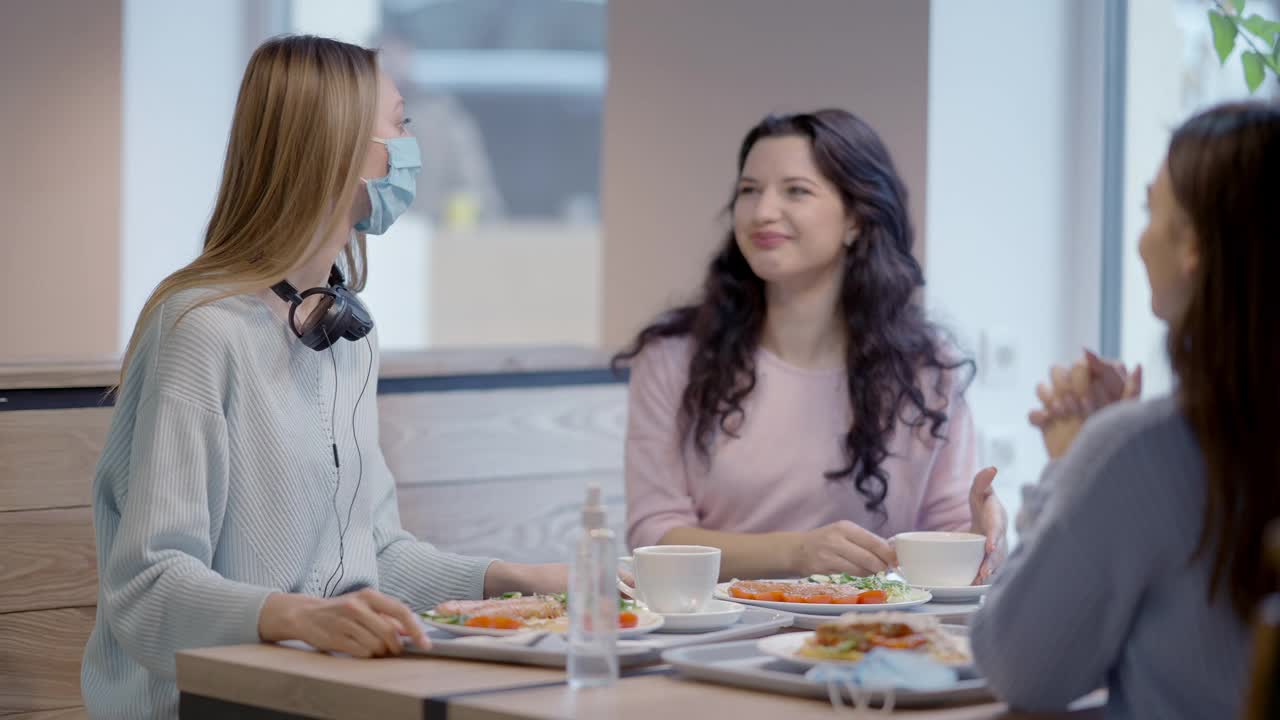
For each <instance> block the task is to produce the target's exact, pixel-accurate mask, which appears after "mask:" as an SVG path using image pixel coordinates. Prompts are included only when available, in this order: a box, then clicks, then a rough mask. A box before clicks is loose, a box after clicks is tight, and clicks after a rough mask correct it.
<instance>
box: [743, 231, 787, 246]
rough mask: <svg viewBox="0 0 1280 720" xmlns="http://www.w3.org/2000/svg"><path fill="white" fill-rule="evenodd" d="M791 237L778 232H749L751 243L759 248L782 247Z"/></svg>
mask: <svg viewBox="0 0 1280 720" xmlns="http://www.w3.org/2000/svg"><path fill="white" fill-rule="evenodd" d="M790 239H791V238H790V237H788V236H786V235H783V234H782V233H780V232H766V231H761V232H753V233H751V244H752V245H755V246H756V247H758V248H760V249H761V250H773V249H774V248H777V247H782V245H784V244H785V243H786V242H787V241H788V240H790Z"/></svg>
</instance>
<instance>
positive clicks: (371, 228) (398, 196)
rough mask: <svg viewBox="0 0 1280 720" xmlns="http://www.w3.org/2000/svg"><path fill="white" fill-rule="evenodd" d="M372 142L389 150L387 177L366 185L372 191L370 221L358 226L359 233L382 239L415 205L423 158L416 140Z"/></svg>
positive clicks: (363, 221)
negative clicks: (405, 212)
mask: <svg viewBox="0 0 1280 720" xmlns="http://www.w3.org/2000/svg"><path fill="white" fill-rule="evenodd" d="M373 141H374V142H377V143H382V144H383V145H386V146H387V165H388V167H387V174H386V175H385V176H384V177H380V178H374V179H372V180H365V181H364V184H365V188H366V189H367V190H368V191H369V207H370V210H369V217H367V218H365V219H363V220H361V221H360V222H357V223H356V230H357V231H359V232H362V233H368V234H369V235H381V234H383V233H385V232H386V231H387V228H389V227H391V223H393V222H395V221H396V218H398V217H400V215H402V214H403V213H404V211H405V210H407V209H408V208H409V205H410V203H412V202H413V195H414V193H415V192H416V191H417V183H416V182H415V179H414V178H416V177H417V175H418V173H419V172H421V170H422V154H421V152H420V151H419V150H418V140H417V138H414V137H398V138H387V139H385V140H384V139H382V138H373ZM361 179H363V178H361Z"/></svg>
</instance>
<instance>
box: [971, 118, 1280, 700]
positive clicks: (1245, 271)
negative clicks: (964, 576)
mask: <svg viewBox="0 0 1280 720" xmlns="http://www.w3.org/2000/svg"><path fill="white" fill-rule="evenodd" d="M1277 188H1280V108H1277V107H1276V106H1274V105H1266V104H1261V103H1237V104H1228V105H1222V106H1218V107H1215V108H1212V109H1210V110H1207V111H1205V112H1202V113H1200V114H1198V115H1196V116H1194V117H1192V118H1191V119H1190V120H1188V121H1187V122H1186V123H1185V124H1183V125H1182V126H1181V127H1179V128H1178V129H1177V130H1176V131H1175V132H1174V134H1173V139H1172V141H1171V142H1170V145H1169V151H1168V155H1167V157H1166V160H1165V162H1164V163H1163V165H1162V166H1161V168H1160V170H1159V173H1158V175H1157V176H1156V179H1155V182H1154V183H1153V184H1152V185H1151V187H1150V188H1149V190H1148V204H1149V210H1150V222H1149V224H1148V226H1147V228H1146V230H1145V231H1144V232H1143V234H1142V238H1141V240H1140V242H1139V248H1138V249H1139V252H1140V254H1141V255H1142V260H1143V262H1144V264H1145V265H1146V269H1147V277H1148V280H1149V281H1150V284H1151V295H1152V309H1153V311H1154V312H1155V314H1156V315H1157V316H1158V317H1159V318H1160V319H1162V320H1164V321H1165V323H1167V324H1168V326H1169V340H1168V347H1169V355H1170V359H1171V361H1172V366H1173V370H1174V372H1175V374H1176V375H1177V379H1178V382H1177V387H1176V389H1175V391H1174V393H1173V394H1172V395H1171V396H1169V397H1162V398H1157V399H1153V400H1149V401H1145V402H1121V403H1115V404H1113V405H1110V406H1109V407H1107V408H1106V409H1104V410H1102V411H1101V412H1098V413H1097V414H1096V415H1095V416H1093V417H1090V418H1089V419H1088V422H1084V418H1085V416H1086V415H1088V414H1089V412H1090V411H1092V410H1094V409H1097V407H1098V406H1100V405H1107V404H1109V401H1110V400H1112V399H1113V398H1114V399H1119V398H1121V397H1123V396H1125V395H1129V394H1132V389H1133V385H1134V383H1133V382H1132V378H1131V382H1130V384H1129V391H1128V392H1126V391H1125V390H1123V389H1122V387H1123V385H1124V383H1123V382H1122V380H1123V378H1121V377H1118V374H1117V373H1115V372H1108V371H1107V369H1106V368H1105V367H1102V366H1100V365H1099V364H1098V363H1094V368H1095V370H1096V371H1100V372H1094V373H1090V374H1086V375H1084V376H1083V377H1082V378H1078V379H1082V380H1084V382H1083V383H1081V385H1080V386H1077V387H1075V388H1072V386H1071V383H1070V381H1069V379H1068V378H1065V377H1063V375H1065V374H1064V373H1062V372H1058V373H1055V374H1056V375H1058V376H1059V377H1058V378H1057V380H1058V382H1057V383H1055V384H1056V385H1057V391H1056V392H1053V391H1047V390H1045V389H1043V388H1042V391H1041V397H1042V399H1044V400H1045V402H1046V407H1045V408H1043V409H1042V410H1039V411H1037V412H1036V413H1034V414H1033V415H1034V418H1033V421H1034V422H1036V423H1037V424H1038V425H1039V426H1040V427H1041V429H1042V431H1043V433H1044V439H1045V445H1046V447H1047V448H1048V449H1049V454H1050V456H1051V458H1052V460H1051V462H1050V464H1049V466H1048V467H1047V468H1046V469H1045V471H1044V474H1043V477H1042V479H1041V482H1040V486H1039V487H1038V489H1037V493H1033V494H1040V495H1043V496H1045V497H1046V498H1047V499H1046V501H1045V503H1044V506H1043V508H1042V509H1041V510H1040V511H1039V512H1038V513H1036V512H1032V513H1029V514H1027V516H1026V520H1027V525H1028V530H1027V535H1026V537H1025V538H1024V540H1023V542H1022V544H1021V546H1020V547H1019V548H1018V549H1017V551H1016V552H1015V553H1014V554H1013V556H1012V557H1011V558H1010V559H1009V562H1008V564H1007V566H1006V569H1005V573H1004V575H1003V576H1002V577H1000V578H999V580H998V581H997V583H996V586H995V587H994V588H993V589H992V592H991V594H990V595H989V596H988V597H987V600H986V603H985V605H984V606H983V608H982V610H981V611H980V612H979V613H978V615H977V617H976V618H975V620H974V624H973V649H974V654H975V656H976V657H977V661H978V665H979V666H980V668H981V670H982V672H983V673H984V674H985V675H986V677H987V678H988V680H989V681H990V683H991V686H992V687H993V688H994V689H995V691H996V692H998V693H999V694H1000V695H1001V696H1003V697H1004V698H1006V699H1007V700H1008V701H1009V702H1010V703H1011V704H1013V705H1014V706H1017V707H1022V708H1027V709H1032V710H1053V709H1060V708H1063V707H1065V706H1066V705H1067V703H1068V702H1070V701H1071V700H1073V699H1075V698H1077V697H1079V696H1081V695H1083V694H1086V693H1088V692H1089V691H1091V690H1094V689H1096V688H1099V687H1106V688H1107V689H1108V690H1109V699H1108V704H1107V716H1108V717H1112V718H1161V719H1162V720H1168V719H1171V718H1197V719H1200V718H1232V717H1236V716H1237V715H1238V710H1239V706H1240V704H1241V700H1242V698H1243V696H1244V691H1245V686H1244V679H1245V678H1246V677H1247V666H1248V656H1249V645H1250V637H1249V629H1248V624H1249V621H1250V619H1251V617H1252V614H1253V613H1254V612H1255V609H1256V608H1257V606H1258V604H1259V601H1260V600H1261V599H1262V597H1263V596H1264V594H1265V593H1266V592H1267V591H1268V589H1270V588H1274V587H1275V577H1274V574H1272V573H1270V572H1268V571H1267V570H1266V568H1265V566H1264V562H1263V554H1262V543H1263V534H1264V528H1265V526H1266V525H1267V523H1268V522H1269V521H1270V520H1271V519H1273V518H1275V517H1277V516H1280V445H1278V444H1277V442H1276V437H1277V435H1280V420H1277V415H1276V413H1275V402H1276V390H1275V388H1276V385H1275V380H1274V373H1275V372H1276V369H1277V368H1280V333H1278V332H1277V328H1280V312H1277V301H1276V293H1275V288H1274V287H1272V286H1271V283H1272V282H1273V281H1274V280H1273V276H1274V273H1275V270H1276V268H1277V267H1280V243H1278V242H1277V241H1276V237H1275V225H1274V222H1273V221H1272V220H1273V208H1274V203H1275V192H1276V189H1277Z"/></svg>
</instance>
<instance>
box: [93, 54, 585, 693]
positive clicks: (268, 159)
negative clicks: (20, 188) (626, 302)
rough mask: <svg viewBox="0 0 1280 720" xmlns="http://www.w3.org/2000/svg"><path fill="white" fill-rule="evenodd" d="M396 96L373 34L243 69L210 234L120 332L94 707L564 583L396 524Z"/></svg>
mask: <svg viewBox="0 0 1280 720" xmlns="http://www.w3.org/2000/svg"><path fill="white" fill-rule="evenodd" d="M420 167H421V159H420V158H419V154H418V147H417V142H416V140H415V139H414V137H413V135H412V134H411V133H410V131H409V119H408V118H406V117H404V102H403V100H402V99H401V97H400V94H399V92H397V90H396V88H395V85H394V84H393V83H392V81H391V80H390V79H389V78H388V76H387V75H386V74H385V73H384V72H381V71H380V70H379V67H378V58H377V54H376V52H375V51H373V50H368V49H365V48H361V47H357V46H355V45H349V44H346V43H342V42H338V41H334V40H328V39H324V38H316V37H305V36H302V37H284V38H278V39H274V40H271V41H268V42H267V43H265V44H264V45H262V46H261V47H260V48H258V50H257V51H256V52H255V53H254V54H253V57H252V58H251V59H250V61H249V65H248V68H247V69H246V71H245V75H244V80H243V82H242V84H241V87H240V94H239V99H238V101H237V104H236V109H235V114H234V117H233V120H232V127H231V136H230V140H229V143H228V147H227V156H226V166H225V169H224V171H223V176H222V181H221V186H220V188H219V191H218V197H217V201H216V203H215V205H214V209H213V215H212V218H211V220H210V222H209V227H208V231H207V234H206V236H205V239H204V248H203V251H202V252H201V254H200V256H199V257H198V258H196V259H195V260H194V261H192V262H191V263H190V264H189V265H187V266H186V267H183V268H182V269H180V270H178V271H177V272H175V273H173V274H172V275H170V276H169V277H168V278H166V279H165V280H164V281H163V282H162V283H160V285H159V286H158V287H157V288H156V290H155V292H154V293H153V294H152V296H151V297H150V299H149V300H148V301H147V303H146V305H145V306H144V308H143V310H142V313H141V315H140V317H139V320H138V324H137V326H136V328H135V330H134V334H133V337H132V339H131V340H130V342H129V347H128V351H127V353H126V356H125V362H124V367H123V370H122V373H121V378H120V385H119V387H118V388H117V399H116V407H115V413H114V415H113V417H112V423H111V429H110V433H109V435H108V438H107V444H106V448H105V449H104V452H103V455H102V458H101V460H100V462H99V464H98V467H97V471H96V475H95V478H94V483H93V492H94V528H95V531H96V534H97V549H98V569H99V573H100V583H99V590H98V611H97V612H98V614H97V623H96V625H95V627H94V630H93V633H92V635H91V636H90V639H89V643H88V646H87V648H86V650H85V658H84V663H83V669H82V677H81V685H82V692H83V695H84V701H85V705H86V708H87V709H88V711H89V713H90V715H92V716H93V717H112V718H115V717H119V718H138V717H172V716H176V715H177V712H178V690H177V686H176V684H175V681H174V654H175V653H176V652H177V651H179V650H182V649H186V648H193V647H202V646H211V645H226V644H235V643H247V642H258V641H268V642H271V641H280V640H290V639H292V640H302V641H305V642H307V643H310V644H311V645H313V646H315V647H317V648H319V649H321V650H332V651H339V652H344V653H349V654H351V655H355V656H359V657H369V656H378V655H387V654H395V653H399V652H400V651H401V649H402V645H401V639H400V638H401V636H408V637H410V638H412V639H413V640H414V641H415V642H417V643H419V644H421V645H426V644H427V643H428V641H427V639H426V638H425V637H424V636H423V635H422V631H421V629H420V626H419V625H418V623H417V621H416V618H415V617H414V615H413V611H414V610H423V609H426V608H429V607H431V606H434V605H435V604H436V603H438V602H441V601H444V600H448V599H454V598H479V597H481V596H491V595H496V594H499V593H502V592H506V591H510V590H521V591H525V592H554V591H562V590H564V589H565V580H566V572H565V569H564V567H563V566H561V565H546V566H540V565H517V564H511V563H504V562H500V561H494V560H491V559H489V558H476V557H464V556H460V555H454V554H450V553H446V552H442V551H440V550H437V549H436V548H434V547H432V546H431V545H429V544H427V543H424V542H419V541H417V540H415V539H414V538H413V537H412V536H411V535H409V533H407V532H405V531H404V530H403V529H402V528H401V526H400V518H399V514H398V512H397V507H396V492H395V481H394V479H393V478H392V476H391V473H390V471H389V470H388V468H387V464H386V462H385V460H384V459H383V457H382V453H381V451H380V450H379V446H378V416H377V407H376V398H375V397H374V395H375V390H374V388H373V387H372V385H374V384H375V383H376V378H377V375H378V352H377V342H376V332H375V331H374V330H373V321H372V318H371V317H370V316H369V314H368V312H367V311H366V310H365V309H364V308H363V306H361V305H360V302H359V300H358V298H357V297H356V295H355V294H354V293H355V292H356V291H359V290H360V289H361V288H363V286H364V283H365V268H366V264H365V236H366V234H373V235H380V234H382V233H383V232H385V231H386V229H387V228H388V227H389V226H390V225H391V223H392V222H394V221H395V219H396V217H397V216H398V215H399V214H400V213H402V212H403V211H404V210H405V208H406V207H407V206H408V205H409V203H410V202H411V201H412V200H413V195H414V186H415V182H414V180H415V176H416V174H417V172H418V170H419V169H420Z"/></svg>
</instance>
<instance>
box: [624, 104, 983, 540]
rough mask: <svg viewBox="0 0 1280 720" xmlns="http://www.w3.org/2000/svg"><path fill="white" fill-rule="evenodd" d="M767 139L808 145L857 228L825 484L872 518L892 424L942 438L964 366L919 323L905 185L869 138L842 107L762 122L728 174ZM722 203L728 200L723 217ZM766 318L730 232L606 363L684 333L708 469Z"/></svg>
mask: <svg viewBox="0 0 1280 720" xmlns="http://www.w3.org/2000/svg"><path fill="white" fill-rule="evenodd" d="M774 137H804V138H808V140H809V142H810V145H811V147H812V151H813V159H814V162H815V164H816V165H817V168H818V170H819V171H820V172H821V173H822V175H823V176H824V177H826V179H827V180H828V181H830V182H831V183H832V184H833V185H835V187H836V188H838V189H839V191H840V197H841V200H842V202H843V204H844V207H845V211H846V212H847V213H848V214H849V215H850V216H851V217H852V218H853V219H854V220H855V221H856V225H857V227H858V230H859V233H858V236H857V240H856V241H855V242H854V244H853V245H852V247H850V248H849V250H848V252H847V253H846V254H845V258H844V261H843V262H844V270H843V279H842V286H841V290H840V310H841V315H842V316H843V318H844V322H845V330H846V337H847V351H846V353H847V355H846V359H845V366H846V368H847V371H848V386H849V405H850V407H851V409H852V414H853V423H852V425H851V426H850V428H849V432H848V433H847V434H846V435H845V439H844V449H845V455H846V458H847V462H846V464H845V465H844V466H843V467H840V468H836V469H833V470H830V471H828V472H827V473H826V477H827V478H828V479H830V480H845V479H850V478H851V479H852V482H853V486H854V487H855V488H856V489H857V492H858V493H859V494H860V495H861V496H862V497H863V498H864V499H865V501H866V508H867V510H869V511H871V512H873V513H877V514H879V515H881V517H882V518H883V504H884V499H885V496H886V495H887V494H888V490H889V475H888V473H887V472H886V471H885V469H884V467H883V463H884V460H885V458H887V457H888V455H889V451H888V449H887V445H888V442H889V439H890V436H891V434H892V433H893V431H894V427H895V425H896V424H897V422H898V421H899V420H901V421H902V422H905V423H906V424H908V425H910V426H911V427H912V428H919V427H922V426H924V425H926V424H927V425H928V426H929V432H930V433H931V434H932V435H933V437H935V438H938V439H943V437H944V436H943V434H942V427H943V425H944V423H945V422H946V420H947V414H946V410H947V407H946V400H945V398H946V393H945V390H946V387H947V383H948V380H949V379H950V378H949V376H950V375H951V371H954V370H957V369H958V368H961V367H965V368H967V370H968V372H967V377H965V378H963V379H962V380H960V382H962V383H963V384H962V385H961V387H960V389H961V391H962V390H963V387H964V386H965V385H967V384H968V382H969V380H971V379H972V377H973V369H974V363H973V361H972V360H970V359H967V358H960V357H958V356H954V355H953V354H951V353H950V352H949V349H950V348H949V345H951V343H950V341H949V340H948V339H947V338H946V335H945V334H944V333H943V332H942V330H941V329H940V328H939V327H938V326H936V325H935V324H933V323H931V322H929V320H928V319H927V318H926V317H925V313H924V309H923V308H922V306H921V304H920V302H919V299H918V297H917V291H918V290H919V289H920V288H922V287H923V286H924V272H923V271H922V270H921V268H920V263H919V262H917V261H916V258H915V257H914V256H913V255H912V254H911V247H912V243H913V240H914V233H913V230H912V227H911V222H910V219H909V217H908V215H907V190H906V187H905V186H904V185H903V182H902V179H901V178H900V177H898V173H897V171H896V169H895V168H894V165H893V161H892V160H891V159H890V157H889V152H888V150H887V149H886V148H885V146H884V143H883V142H882V141H881V140H880V137H879V135H877V134H876V132H875V131H874V130H872V129H871V127H870V126H869V125H867V124H866V123H865V122H863V121H862V120H861V119H859V118H858V117H857V116H855V115H853V114H851V113H849V112H846V111H844V110H819V111H817V112H812V113H800V114H795V115H781V116H778V115H770V116H768V117H765V118H764V120H762V121H761V122H760V123H759V124H758V125H756V126H755V127H754V128H752V129H751V131H750V132H748V133H747V136H746V138H744V139H743V141H742V147H741V149H740V150H739V151H738V173H739V175H741V173H742V168H743V166H744V165H745V163H746V160H747V155H748V154H749V153H750V152H751V149H752V147H754V146H755V144H756V143H757V142H759V141H760V140H762V139H764V138H774ZM735 199H736V195H735ZM733 204H734V200H732V199H731V200H730V202H729V208H728V209H729V211H730V212H732V209H733ZM766 312H767V308H766V303H765V282H764V280H762V279H761V278H760V277H758V276H757V275H756V274H755V273H754V272H753V271H752V270H751V267H750V266H749V265H748V264H747V259H746V257H745V256H744V255H743V254H742V251H741V250H740V249H739V247H738V244H737V242H736V241H735V237H734V232H733V230H732V229H730V230H729V232H728V236H727V237H726V238H725V241H724V246H723V247H722V248H721V249H720V251H719V252H718V253H717V254H716V255H715V258H714V259H713V260H712V262H711V267H710V269H709V271H708V272H707V277H706V281H705V283H704V285H703V293H702V299H701V300H700V301H699V302H698V303H697V304H693V305H687V306H683V307H678V308H676V309H674V310H671V311H669V312H667V313H666V314H664V315H663V316H661V317H659V318H658V320H657V321H655V322H654V323H653V324H652V325H649V326H648V327H646V328H645V329H644V330H642V331H641V332H640V334H639V335H638V336H637V337H636V339H635V341H634V342H633V343H632V344H631V345H630V346H629V347H628V348H626V349H624V350H623V351H622V352H620V353H619V354H618V355H617V356H615V357H614V359H613V362H614V366H615V368H616V367H619V366H620V365H622V364H624V363H626V362H627V361H629V360H631V359H633V358H635V357H636V356H637V355H639V354H640V352H641V351H643V350H644V348H645V346H647V345H648V344H649V343H651V342H653V341H655V340H658V339H660V338H668V337H678V336H686V335H687V336H689V337H690V338H691V341H692V349H693V351H692V354H691V357H690V359H689V384H688V385H687V386H686V387H685V389H684V395H683V398H682V401H681V412H680V418H679V424H678V428H679V433H680V437H681V438H683V439H684V440H685V441H686V442H687V441H688V440H689V439H690V438H692V440H693V444H694V447H695V448H696V449H697V451H698V453H699V454H700V455H701V456H702V457H703V458H704V459H706V460H707V461H708V462H709V461H710V454H711V445H712V442H713V439H714V437H715V435H716V433H717V432H718V431H719V432H724V433H726V434H728V435H729V436H731V437H733V436H736V435H735V431H736V430H737V429H738V428H739V427H741V422H742V420H743V416H744V411H743V408H742V403H743V400H745V399H746V398H747V396H748V395H750V394H751V392H752V390H753V389H754V388H755V384H756V363H755V356H756V350H757V348H758V346H759V343H760V335H761V332H762V330H763V328H764V321H765V314H766ZM930 368H932V369H936V370H937V373H936V382H935V383H934V389H935V391H936V392H937V393H938V394H939V395H940V396H942V397H943V398H944V401H943V404H942V405H941V406H940V407H930V406H929V404H928V403H927V401H926V398H925V392H924V389H923V388H922V387H921V383H922V375H924V374H925V373H922V371H925V370H927V369H930ZM953 381H955V380H953Z"/></svg>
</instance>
